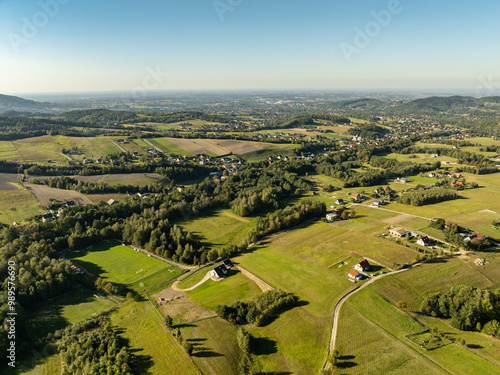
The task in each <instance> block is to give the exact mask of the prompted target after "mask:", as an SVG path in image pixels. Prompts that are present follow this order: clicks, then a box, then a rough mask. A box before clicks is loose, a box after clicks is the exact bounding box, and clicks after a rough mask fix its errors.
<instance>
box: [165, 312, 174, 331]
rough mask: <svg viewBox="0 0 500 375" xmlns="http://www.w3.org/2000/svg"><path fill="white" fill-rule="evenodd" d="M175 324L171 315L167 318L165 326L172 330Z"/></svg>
mask: <svg viewBox="0 0 500 375" xmlns="http://www.w3.org/2000/svg"><path fill="white" fill-rule="evenodd" d="M173 324H174V320H173V319H172V317H171V316H170V315H167V316H165V325H166V326H167V327H168V328H172V326H173Z"/></svg>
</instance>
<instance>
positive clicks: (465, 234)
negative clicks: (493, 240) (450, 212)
mask: <svg viewBox="0 0 500 375" xmlns="http://www.w3.org/2000/svg"><path fill="white" fill-rule="evenodd" d="M455 226H456V227H457V233H458V234H459V235H460V237H462V239H463V240H464V242H469V241H472V240H479V241H483V240H486V236H485V235H484V234H482V233H479V232H475V231H474V232H471V231H467V230H466V229H465V228H462V227H461V226H459V225H457V224H456V223H452V222H451V221H448V222H446V228H447V229H448V230H449V229H450V228H451V227H455Z"/></svg>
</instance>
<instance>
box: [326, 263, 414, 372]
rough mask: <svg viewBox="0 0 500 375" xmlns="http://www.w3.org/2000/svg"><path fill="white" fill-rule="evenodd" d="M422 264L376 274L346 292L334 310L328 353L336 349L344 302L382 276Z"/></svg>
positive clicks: (327, 364)
mask: <svg viewBox="0 0 500 375" xmlns="http://www.w3.org/2000/svg"><path fill="white" fill-rule="evenodd" d="M420 264H421V263H415V264H413V265H411V266H409V267H408V268H403V269H400V270H398V271H392V272H388V273H384V274H383V275H378V276H375V277H373V278H371V279H370V280H368V281H367V282H365V283H364V284H363V285H361V286H359V287H357V288H356V289H354V290H351V291H350V292H349V293H347V294H344V296H343V297H341V298H340V299H339V300H338V302H337V304H336V305H335V310H334V311H333V324H332V336H331V338H330V347H329V350H328V355H329V356H330V355H331V354H332V353H333V350H334V349H335V341H336V339H337V329H338V322H339V315H340V308H341V307H342V305H343V304H344V302H345V301H346V300H347V299H348V298H349V297H350V296H352V295H353V294H355V293H357V292H359V291H360V290H361V289H363V288H365V287H366V286H368V285H370V284H372V283H374V282H375V281H376V280H378V279H381V278H382V277H385V276H388V275H394V274H396V273H400V272H404V271H407V270H410V269H412V268H413V267H416V266H419V265H420ZM329 368H330V362H328V361H327V362H326V364H325V370H327V369H329Z"/></svg>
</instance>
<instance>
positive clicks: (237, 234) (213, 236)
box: [180, 209, 255, 248]
mask: <svg viewBox="0 0 500 375" xmlns="http://www.w3.org/2000/svg"><path fill="white" fill-rule="evenodd" d="M254 221H255V219H253V218H242V217H240V216H237V215H234V214H233V213H232V212H231V210H228V209H216V210H212V211H210V212H208V213H206V214H204V215H202V216H199V217H192V218H190V220H189V221H184V222H181V223H180V224H181V226H182V228H183V229H184V230H186V231H189V232H191V233H193V234H194V235H196V236H197V237H198V239H200V240H201V241H202V242H203V243H204V244H205V245H206V246H210V247H215V248H220V247H229V246H231V245H240V244H241V243H242V241H243V240H244V239H245V238H246V236H247V235H248V233H250V231H251V230H252V229H253V223H254Z"/></svg>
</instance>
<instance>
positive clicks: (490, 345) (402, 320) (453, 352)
mask: <svg viewBox="0 0 500 375" xmlns="http://www.w3.org/2000/svg"><path fill="white" fill-rule="evenodd" d="M460 284H467V285H476V286H480V287H490V286H492V285H491V283H489V282H488V281H487V280H486V279H485V278H483V277H482V275H481V274H480V273H479V272H478V271H477V270H473V269H471V268H470V267H469V266H467V265H466V264H465V263H464V262H462V261H460V260H458V259H451V260H446V261H445V263H442V262H436V263H430V264H424V265H423V266H420V267H418V268H415V269H413V270H411V271H408V272H404V273H401V274H398V275H394V276H388V277H386V278H384V279H382V280H380V281H378V282H377V283H375V284H373V285H371V286H370V287H369V288H366V289H364V290H363V291H361V292H359V293H358V294H356V295H355V296H353V297H352V298H351V299H349V301H348V302H347V303H346V304H345V305H344V307H343V308H342V311H341V317H340V322H341V323H340V325H339V335H338V338H337V346H338V348H339V349H340V350H341V353H342V354H343V355H346V356H349V358H350V362H351V363H348V364H347V365H346V367H348V368H343V369H342V371H341V372H338V373H343V374H344V373H345V374H351V373H352V374H355V373H356V374H357V373H366V371H368V369H369V370H371V371H377V372H378V373H391V371H401V370H402V369H403V370H404V371H405V373H408V374H420V373H422V369H423V368H425V367H426V368H429V369H431V370H428V372H427V373H440V371H441V370H440V368H441V369H445V370H446V371H448V372H450V373H453V374H468V373H471V374H496V373H497V372H496V371H497V370H498V367H497V366H498V365H500V361H499V359H498V355H497V353H498V351H499V350H500V342H498V340H495V339H493V338H491V337H487V336H485V335H482V334H480V333H473V332H462V331H458V330H456V329H453V328H452V327H450V326H449V324H448V323H447V322H446V321H443V320H440V319H434V318H430V317H425V316H421V315H418V314H414V313H412V311H416V310H418V306H419V304H420V302H421V300H422V298H423V297H424V295H425V294H427V293H430V292H431V291H437V290H444V289H446V288H449V287H451V286H453V285H460ZM398 300H404V301H405V302H407V304H408V311H409V315H406V314H403V313H402V312H401V311H400V310H398V309H396V308H395V307H394V304H395V303H396V302H397V301H398ZM414 319H417V320H418V321H419V322H420V323H422V324H424V325H425V327H426V328H437V329H438V330H439V331H441V332H446V333H448V334H449V335H450V336H451V337H455V338H463V339H464V340H465V341H466V343H468V344H469V345H468V347H466V348H463V347H459V346H456V345H448V346H445V347H442V348H439V349H436V350H432V351H424V350H422V349H420V348H418V347H417V346H415V345H414V344H411V343H409V341H408V340H407V339H406V338H404V336H405V335H407V334H411V333H414V332H416V331H419V323H417V321H416V320H414ZM424 329H425V328H424ZM363 332H365V334H363ZM366 332H370V334H366ZM353 337H354V338H353ZM415 361H417V362H415ZM415 363H417V364H418V365H417V366H415ZM350 366H352V367H350Z"/></svg>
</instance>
